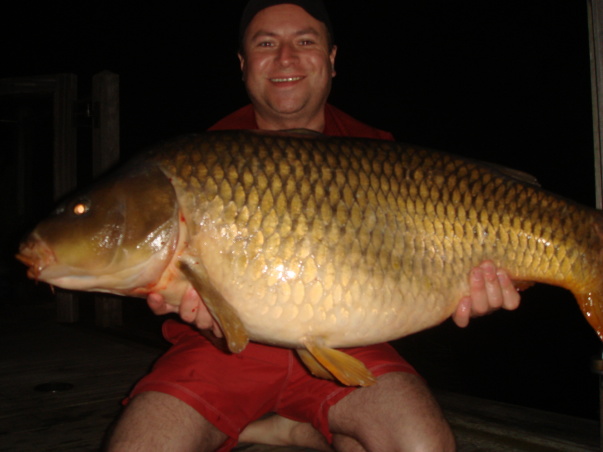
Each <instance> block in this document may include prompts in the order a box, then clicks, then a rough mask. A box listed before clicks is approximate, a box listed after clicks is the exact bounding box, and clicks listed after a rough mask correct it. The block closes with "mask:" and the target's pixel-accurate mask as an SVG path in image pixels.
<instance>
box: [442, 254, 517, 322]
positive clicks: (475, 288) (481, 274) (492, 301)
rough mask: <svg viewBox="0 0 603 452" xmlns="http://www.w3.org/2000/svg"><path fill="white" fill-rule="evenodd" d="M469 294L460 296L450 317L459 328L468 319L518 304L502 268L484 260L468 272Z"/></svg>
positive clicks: (511, 283)
mask: <svg viewBox="0 0 603 452" xmlns="http://www.w3.org/2000/svg"><path fill="white" fill-rule="evenodd" d="M469 285H470V290H471V295H469V296H466V297H463V298H461V301H460V303H459V304H458V306H457V308H456V311H455V312H454V314H452V319H453V320H454V322H455V323H456V324H457V325H458V326H459V327H461V328H464V327H466V326H467V325H468V324H469V319H470V318H471V317H475V316H482V315H485V314H487V313H489V312H491V311H494V310H496V309H500V308H503V309H507V310H513V309H516V308H517V307H518V306H519V301H520V297H519V293H518V292H517V289H516V288H515V286H514V285H513V282H512V281H511V279H510V278H509V276H508V275H507V273H506V272H505V271H504V270H500V269H498V270H497V269H496V267H495V266H494V264H493V263H492V262H491V261H484V262H482V263H481V264H480V265H479V266H478V267H475V268H474V269H473V270H471V273H470V274H469Z"/></svg>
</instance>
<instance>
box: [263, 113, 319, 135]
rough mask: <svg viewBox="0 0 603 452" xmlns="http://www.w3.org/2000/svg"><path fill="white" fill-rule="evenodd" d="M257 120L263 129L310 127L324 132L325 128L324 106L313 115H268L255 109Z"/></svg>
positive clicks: (309, 128)
mask: <svg viewBox="0 0 603 452" xmlns="http://www.w3.org/2000/svg"><path fill="white" fill-rule="evenodd" d="M255 121H256V123H257V125H258V128H259V129H262V130H289V129H308V130H314V131H315V132H321V133H322V132H323V131H324V129H325V112H324V108H323V109H321V110H320V112H319V113H318V114H316V115H313V116H311V117H297V116H296V117H286V116H278V117H273V118H272V117H266V116H265V115H262V114H261V113H259V112H258V111H257V110H255Z"/></svg>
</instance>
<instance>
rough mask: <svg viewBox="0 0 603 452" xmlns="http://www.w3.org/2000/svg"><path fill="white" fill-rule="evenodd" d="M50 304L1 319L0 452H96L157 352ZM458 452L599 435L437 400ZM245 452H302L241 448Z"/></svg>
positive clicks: (516, 411) (450, 398) (550, 420)
mask: <svg viewBox="0 0 603 452" xmlns="http://www.w3.org/2000/svg"><path fill="white" fill-rule="evenodd" d="M53 317H54V306H53V305H52V303H50V304H49V303H45V304H41V305H32V306H25V307H21V308H20V309H19V310H18V311H16V310H15V309H14V308H13V307H11V308H10V310H9V309H8V308H6V307H4V308H2V312H0V338H1V341H0V356H1V360H0V451H21V452H25V451H79V452H81V451H96V450H99V449H100V447H101V444H102V440H103V437H104V434H105V431H106V430H107V428H108V427H109V425H110V424H111V422H112V421H113V420H114V418H115V417H116V416H117V414H118V413H119V410H120V400H121V399H122V398H123V396H124V395H125V394H127V392H128V390H129V388H130V386H131V385H132V384H133V383H134V382H135V381H136V380H137V379H138V378H139V377H140V376H142V375H143V374H144V373H145V372H146V371H147V369H148V367H149V365H150V364H151V363H152V362H153V360H154V359H155V358H156V357H157V356H158V355H159V354H160V353H161V352H162V347H161V346H160V345H159V344H157V343H153V342H152V341H151V342H148V343H143V342H141V341H140V340H132V339H130V338H125V337H123V336H120V335H118V334H113V333H108V332H106V331H101V330H98V329H95V328H93V327H90V326H84V325H81V324H80V325H64V324H59V323H56V322H55V321H54V320H53ZM437 397H438V398H439V400H440V403H441V404H442V406H443V407H444V410H445V413H446V416H447V418H448V419H449V421H450V423H451V425H452V426H453V430H454V432H455V434H456V436H457V438H458V444H459V451H461V452H473V451H494V452H496V451H597V450H599V447H598V445H599V437H598V432H599V426H598V423H597V422H595V421H592V420H584V419H578V418H572V417H568V416H561V415H558V414H552V413H546V412H542V411H537V410H532V409H526V408H523V407H517V406H512V405H505V404H501V403H495V402H491V401H487V400H481V399H476V398H472V397H466V396H461V395H458V394H451V393H437ZM237 450H240V451H245V452H267V451H273V452H277V451H278V452H286V451H291V452H292V451H294V450H297V451H300V450H303V449H296V448H276V447H268V446H258V445H241V446H239V447H238V448H237Z"/></svg>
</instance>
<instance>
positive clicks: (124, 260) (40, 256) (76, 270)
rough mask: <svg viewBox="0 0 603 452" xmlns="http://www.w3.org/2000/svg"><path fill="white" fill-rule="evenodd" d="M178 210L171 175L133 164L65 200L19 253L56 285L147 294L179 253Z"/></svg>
mask: <svg viewBox="0 0 603 452" xmlns="http://www.w3.org/2000/svg"><path fill="white" fill-rule="evenodd" d="M178 216H179V213H178V203H177V197H176V194H175V191H174V188H173V187H172V185H171V183H170V180H169V179H168V177H166V175H165V174H164V173H163V172H162V171H161V170H160V169H159V168H158V167H156V166H154V165H151V164H146V165H142V166H138V167H134V168H132V167H130V168H129V170H124V171H120V172H118V173H116V174H115V175H114V176H112V177H110V178H108V179H105V180H104V181H102V182H101V183H99V184H97V185H95V186H93V187H92V188H91V189H90V190H87V191H84V192H82V193H79V194H76V195H75V196H73V197H71V198H68V199H66V200H65V201H63V202H62V203H60V204H59V206H58V207H57V208H56V209H55V211H54V212H53V213H52V214H51V215H50V216H49V217H48V218H46V219H45V220H43V221H42V222H40V223H39V224H38V225H37V226H36V227H35V229H34V230H33V231H32V232H31V233H30V234H29V236H28V237H26V238H25V239H24V240H23V242H22V243H21V245H20V248H19V253H18V254H17V256H16V257H17V259H19V260H20V261H21V262H23V263H25V264H26V265H27V266H28V267H29V268H28V276H29V277H30V278H32V279H35V280H40V281H44V282H47V283H49V284H51V285H53V286H58V287H62V288H65V289H73V290H85V291H100V292H110V293H117V294H123V295H140V296H143V294H142V293H141V292H145V288H149V287H150V286H152V285H153V283H154V282H156V281H157V280H158V279H159V278H160V276H161V274H162V273H163V271H164V270H165V268H166V266H167V265H168V263H169V261H170V259H171V258H172V255H173V254H174V251H175V247H176V243H177V239H178ZM146 292H148V290H146Z"/></svg>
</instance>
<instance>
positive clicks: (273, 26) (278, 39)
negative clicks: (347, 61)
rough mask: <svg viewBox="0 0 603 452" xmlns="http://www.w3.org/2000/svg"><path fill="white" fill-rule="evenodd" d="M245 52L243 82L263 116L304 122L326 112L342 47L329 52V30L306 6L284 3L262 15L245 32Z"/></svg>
mask: <svg viewBox="0 0 603 452" xmlns="http://www.w3.org/2000/svg"><path fill="white" fill-rule="evenodd" d="M243 52H244V54H239V59H240V61H241V70H242V71H243V80H244V81H245V86H246V88H247V92H248V94H249V96H250V98H251V101H252V103H253V104H254V107H255V109H256V111H257V112H258V114H260V115H261V116H264V117H266V118H270V117H273V118H287V119H296V118H302V119H303V118H304V117H305V116H306V115H308V116H311V115H314V114H316V113H317V112H318V111H320V110H321V109H322V108H324V104H325V103H326V100H327V97H328V96H329V92H330V90H331V79H332V78H333V77H334V76H335V70H334V64H335V54H336V48H335V47H333V48H332V49H330V48H329V39H328V33H327V28H326V26H325V25H324V24H323V23H322V22H320V21H318V20H316V19H315V18H314V17H312V16H311V15H310V14H308V13H307V12H306V11H305V10H304V9H303V8H301V7H299V6H297V5H292V4H282V5H275V6H271V7H268V8H266V9H263V10H261V11H260V12H258V13H257V14H256V15H255V17H254V18H253V20H252V21H251V22H250V23H249V26H248V27H247V30H246V32H245V36H244V39H243Z"/></svg>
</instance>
